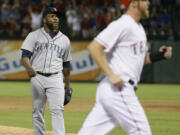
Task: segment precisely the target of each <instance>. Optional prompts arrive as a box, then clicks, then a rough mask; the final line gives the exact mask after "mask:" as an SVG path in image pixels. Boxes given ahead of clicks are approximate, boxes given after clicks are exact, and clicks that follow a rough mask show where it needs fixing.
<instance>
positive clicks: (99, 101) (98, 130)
mask: <svg viewBox="0 0 180 135" xmlns="http://www.w3.org/2000/svg"><path fill="white" fill-rule="evenodd" d="M118 124H119V125H120V126H121V127H122V128H123V129H124V130H125V131H126V132H127V133H128V135H152V133H151V129H150V126H149V123H148V120H147V118H146V115H145V113H144V110H143V108H142V106H141V104H140V103H139V101H138V98H137V96H136V94H135V91H134V88H133V86H132V85H130V84H129V83H128V82H127V83H125V85H124V86H123V88H122V91H120V90H119V89H117V88H116V87H114V86H113V85H112V84H111V83H110V82H109V80H108V78H105V79H104V80H103V81H101V83H100V84H99V86H98V88H97V93H96V104H95V106H94V108H93V109H92V111H91V112H90V113H89V115H88V117H87V118H86V120H85V122H84V124H83V126H82V128H81V130H80V131H79V133H78V135H107V134H108V133H109V132H110V131H111V130H112V129H114V128H115V127H116V126H117V125H118Z"/></svg>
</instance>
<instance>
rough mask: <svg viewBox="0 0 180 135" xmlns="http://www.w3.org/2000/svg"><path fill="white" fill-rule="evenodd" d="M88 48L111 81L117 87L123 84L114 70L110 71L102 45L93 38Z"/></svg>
mask: <svg viewBox="0 0 180 135" xmlns="http://www.w3.org/2000/svg"><path fill="white" fill-rule="evenodd" d="M88 50H89V52H90V54H91V55H92V57H93V59H94V60H95V62H96V63H97V64H98V66H99V67H100V68H101V69H102V70H103V71H104V73H105V74H106V75H107V76H108V77H109V80H110V81H111V83H112V84H113V85H114V86H116V87H118V88H120V87H121V86H123V84H124V81H123V80H122V79H121V78H120V77H119V75H116V74H115V73H114V72H112V70H111V68H110V66H109V65H108V62H107V60H106V57H105V54H104V47H103V46H102V45H101V44H100V43H98V42H97V41H96V40H94V41H92V42H91V43H90V45H89V46H88Z"/></svg>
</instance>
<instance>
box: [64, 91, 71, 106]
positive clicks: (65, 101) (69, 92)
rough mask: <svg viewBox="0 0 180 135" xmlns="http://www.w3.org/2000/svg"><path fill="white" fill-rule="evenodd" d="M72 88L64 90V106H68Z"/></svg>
mask: <svg viewBox="0 0 180 135" xmlns="http://www.w3.org/2000/svg"><path fill="white" fill-rule="evenodd" d="M72 91H73V90H72V88H65V95H64V105H66V104H68V103H69V102H70V100H71V96H72Z"/></svg>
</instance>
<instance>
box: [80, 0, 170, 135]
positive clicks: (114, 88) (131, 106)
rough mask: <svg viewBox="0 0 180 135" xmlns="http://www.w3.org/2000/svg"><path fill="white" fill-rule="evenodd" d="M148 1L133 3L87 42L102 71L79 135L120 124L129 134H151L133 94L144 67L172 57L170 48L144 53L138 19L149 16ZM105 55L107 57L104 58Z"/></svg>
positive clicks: (100, 134)
mask: <svg viewBox="0 0 180 135" xmlns="http://www.w3.org/2000/svg"><path fill="white" fill-rule="evenodd" d="M149 5H150V2H149V1H148V0H132V1H131V2H130V4H129V7H128V9H127V12H126V14H124V15H122V17H121V18H119V19H118V20H115V21H113V22H112V23H111V24H110V25H109V26H108V27H107V28H106V29H104V30H103V31H102V32H101V33H100V34H99V35H98V36H97V37H96V38H95V39H94V41H92V42H91V43H90V45H89V46H88V49H89V51H90V53H91V55H92V57H93V59H94V60H95V61H96V63H97V64H98V65H99V67H100V68H101V69H102V70H103V71H104V72H105V74H106V75H107V77H105V78H104V79H103V80H102V81H101V82H100V84H99V86H98V88H97V93H96V103H95V106H94V107H93V109H92V111H91V112H90V113H89V115H88V117H87V118H86V120H85V122H84V124H83V126H82V128H81V129H80V131H79V133H78V135H107V134H108V133H109V132H110V131H111V130H112V129H113V128H115V127H116V126H117V125H120V126H121V127H122V128H123V129H124V130H125V131H126V132H127V134H128V135H151V134H152V133H151V129H150V126H149V123H148V120H147V118H146V115H145V113H144V110H143V108H142V106H141V104H140V103H139V101H138V98H137V96H136V94H135V90H134V88H135V86H136V85H137V83H138V81H139V79H140V74H141V71H142V68H143V65H144V64H148V63H151V62H155V61H158V60H162V59H170V58H171V49H172V48H171V47H167V46H162V47H160V50H159V51H158V52H156V53H150V52H147V50H148V49H147V39H146V35H145V31H144V29H143V27H142V25H141V24H140V22H139V20H140V19H141V18H148V17H149V12H148V8H149ZM105 54H106V55H105Z"/></svg>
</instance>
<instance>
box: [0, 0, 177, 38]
mask: <svg viewBox="0 0 180 135" xmlns="http://www.w3.org/2000/svg"><path fill="white" fill-rule="evenodd" d="M117 3H120V7H119V10H120V11H121V12H125V7H127V6H128V5H127V0H120V2H119V1H117V0H0V36H1V37H2V38H4V37H7V38H8V37H9V38H13V37H14V38H17V37H21V38H22V37H25V36H26V35H27V34H28V32H30V31H32V30H35V29H37V28H39V27H41V24H42V12H43V8H44V7H48V6H54V7H56V8H57V9H58V10H60V11H61V13H62V18H60V23H61V24H62V27H61V30H62V28H63V30H64V31H66V32H65V33H67V34H68V36H70V38H71V39H82V40H83V39H86V40H87V39H92V38H93V37H94V36H95V35H97V34H98V33H99V32H100V31H101V30H102V29H104V28H105V27H106V26H107V25H108V24H109V23H110V22H111V21H113V20H115V19H116V18H118V15H119V14H118V13H119V12H118V11H117V9H118V6H117ZM150 12H151V14H150V15H151V16H150V18H149V20H142V24H143V25H144V27H145V31H146V33H147V36H148V38H149V39H156V40H168V41H171V40H180V26H179V23H180V0H175V1H172V0H151V6H150ZM61 19H62V20H61ZM66 25H67V27H66Z"/></svg>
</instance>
